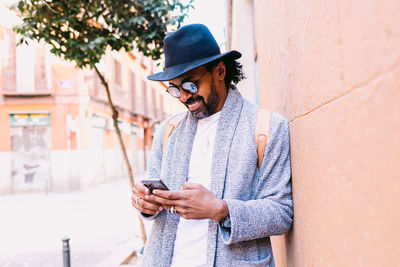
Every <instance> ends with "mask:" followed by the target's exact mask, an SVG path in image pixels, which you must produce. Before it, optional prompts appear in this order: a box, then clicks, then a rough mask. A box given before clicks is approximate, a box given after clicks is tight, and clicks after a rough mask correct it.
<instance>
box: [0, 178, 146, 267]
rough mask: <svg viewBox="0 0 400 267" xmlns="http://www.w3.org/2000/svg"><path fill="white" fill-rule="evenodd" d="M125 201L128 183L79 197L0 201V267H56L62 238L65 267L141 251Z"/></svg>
mask: <svg viewBox="0 0 400 267" xmlns="http://www.w3.org/2000/svg"><path fill="white" fill-rule="evenodd" d="M130 196H131V191H130V185H129V182H128V179H124V180H119V181H117V182H112V183H108V184H104V185H100V186H96V187H93V188H90V189H88V190H85V191H81V192H71V193H49V194H48V195H46V194H45V193H35V194H19V195H6V196H0V214H1V219H0V266H1V267H26V266H29V267H56V266H62V241H61V239H62V238H63V237H64V236H67V237H69V238H70V250H71V267H86V266H87V267H89V266H90V267H92V266H97V265H99V264H101V263H102V262H103V261H104V260H105V259H106V258H107V257H109V255H111V254H112V253H114V252H116V251H118V250H120V249H122V248H123V247H125V248H126V246H127V244H129V245H132V247H133V248H132V250H133V249H137V248H138V247H141V244H142V242H141V238H140V231H139V223H138V219H137V213H136V211H135V210H134V209H133V207H132V206H131V199H130ZM149 227H151V226H150V224H148V223H147V224H146V228H147V229H148V228H149ZM126 256H128V255H126ZM117 264H118V262H116V265H117Z"/></svg>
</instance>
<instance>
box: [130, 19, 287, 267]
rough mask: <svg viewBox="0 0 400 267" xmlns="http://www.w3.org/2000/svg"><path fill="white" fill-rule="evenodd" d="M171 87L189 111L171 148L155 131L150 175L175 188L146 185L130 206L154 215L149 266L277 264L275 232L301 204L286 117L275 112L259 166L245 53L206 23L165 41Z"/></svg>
mask: <svg viewBox="0 0 400 267" xmlns="http://www.w3.org/2000/svg"><path fill="white" fill-rule="evenodd" d="M164 45H165V46H164V49H165V66H166V68H165V71H163V72H160V73H157V74H154V75H150V76H149V77H148V78H149V79H150V80H155V81H168V82H169V87H168V92H169V93H170V94H171V95H172V96H173V97H176V98H179V100H180V101H181V102H182V103H183V104H185V105H186V107H187V108H188V110H189V111H188V112H187V113H186V114H185V115H184V117H183V118H182V121H181V122H180V124H179V125H178V126H177V127H176V128H175V129H174V131H173V132H172V134H171V135H170V136H169V138H168V139H167V140H166V142H165V146H164V147H163V137H164V133H165V128H166V125H167V123H168V121H169V120H166V121H165V122H163V123H162V124H161V126H160V127H159V128H158V130H157V131H156V133H155V135H154V142H153V147H152V150H151V153H150V159H149V170H148V176H149V177H150V178H161V179H162V180H163V181H164V183H165V184H166V185H167V186H168V188H169V189H170V190H169V191H164V190H153V192H152V193H150V192H149V190H148V189H147V188H146V187H144V186H143V185H142V184H141V183H140V182H139V183H137V184H136V185H135V187H134V188H133V195H132V204H133V206H134V207H135V208H136V209H138V210H139V211H140V212H141V214H142V215H143V217H144V218H148V219H153V220H154V224H153V228H152V232H151V235H150V237H149V239H148V241H147V243H146V245H145V249H144V257H143V265H144V266H274V261H273V258H272V250H271V243H270V239H269V236H271V235H280V234H283V233H285V232H287V231H288V229H289V228H290V226H291V223H292V216H293V209H292V197H291V185H290V177H291V170H290V154H289V129H288V123H287V121H286V120H285V119H284V118H283V117H282V116H280V115H278V114H276V113H272V115H271V119H270V120H271V123H270V135H269V141H268V144H267V146H266V147H265V153H264V157H263V162H262V164H261V166H260V168H258V167H257V144H256V143H255V137H254V131H255V124H256V113H257V107H256V106H255V105H253V104H251V103H250V102H248V101H246V100H244V99H243V98H242V97H241V95H240V93H239V92H238V91H237V90H236V88H235V86H233V85H232V83H235V84H236V83H237V82H238V81H240V80H241V79H242V78H243V73H242V67H241V65H240V64H239V63H238V62H237V61H236V60H237V59H238V58H240V57H241V54H240V53H239V52H237V51H229V52H227V53H224V54H221V53H220V49H219V47H218V45H217V43H216V41H215V39H214V37H213V36H212V34H211V33H210V31H209V30H208V29H207V28H206V27H205V26H204V25H201V24H192V25H188V26H184V27H182V28H180V29H179V30H177V31H176V32H173V33H170V34H168V35H167V36H166V38H165V39H164Z"/></svg>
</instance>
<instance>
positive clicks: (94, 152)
mask: <svg viewBox="0 0 400 267" xmlns="http://www.w3.org/2000/svg"><path fill="white" fill-rule="evenodd" d="M16 41H17V36H16V35H15V33H14V32H13V31H12V30H11V28H9V27H5V26H0V50H1V53H0V54H1V58H0V62H1V63H0V64H1V65H0V67H1V68H0V74H1V75H0V123H1V124H2V125H3V126H2V131H1V132H0V164H1V166H2V168H1V169H0V194H8V193H23V192H49V191H67V190H76V189H81V188H85V187H88V186H92V185H95V184H99V183H104V182H107V181H112V180H116V179H128V176H127V171H126V166H125V162H124V161H123V159H122V153H121V150H120V147H119V143H118V140H117V138H116V134H115V131H114V128H113V124H112V119H111V111H110V107H109V104H108V101H107V98H106V93H105V88H104V87H103V85H102V84H101V82H100V79H99V78H98V76H97V74H96V73H95V72H94V71H93V70H90V69H84V70H81V69H78V68H76V67H75V66H74V64H72V63H69V62H65V61H62V60H60V59H59V58H56V57H55V56H53V55H52V54H50V53H49V50H48V49H47V46H46V45H45V44H41V43H36V42H32V43H30V44H29V45H26V46H18V47H17V46H16ZM98 67H99V69H100V71H101V72H102V73H103V75H104V76H105V78H106V81H107V82H108V84H109V86H110V91H111V95H112V99H113V102H114V104H115V106H116V107H117V109H118V112H119V118H118V124H119V127H120V130H121V133H122V138H123V141H124V144H125V147H126V150H127V154H128V157H129V159H130V162H131V166H132V169H133V172H134V174H139V173H142V172H144V171H145V170H146V158H147V155H148V152H149V149H150V147H151V140H152V135H153V130H154V127H155V126H156V125H157V124H158V123H159V122H160V121H162V120H163V119H165V118H166V117H167V116H169V115H172V114H175V113H177V112H179V111H181V110H184V107H183V106H182V105H181V104H180V103H179V101H177V100H175V99H173V98H170V97H168V96H167V93H166V92H165V90H166V87H165V85H164V84H163V83H155V82H148V81H147V79H146V76H147V75H149V74H151V73H152V71H153V66H152V61H150V60H149V59H147V58H145V57H143V55H141V54H140V53H136V52H130V53H126V52H112V51H109V52H107V54H106V55H105V56H104V58H103V59H102V61H101V62H100V63H99V65H98Z"/></svg>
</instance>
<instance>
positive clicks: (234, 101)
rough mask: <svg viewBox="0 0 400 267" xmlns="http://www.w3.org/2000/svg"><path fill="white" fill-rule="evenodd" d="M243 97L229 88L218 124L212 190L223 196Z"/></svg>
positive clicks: (216, 194)
mask: <svg viewBox="0 0 400 267" xmlns="http://www.w3.org/2000/svg"><path fill="white" fill-rule="evenodd" d="M242 106H243V98H242V97H241V95H240V93H239V92H238V91H237V90H232V89H229V93H228V96H227V98H226V101H225V104H224V107H223V109H222V111H221V115H220V119H219V122H218V126H217V134H216V137H215V145H214V151H213V161H212V166H211V167H212V168H211V188H210V190H211V192H212V193H213V194H214V195H215V196H216V197H217V198H222V193H223V189H224V183H225V175H226V167H227V164H228V158H229V151H230V148H231V143H232V140H233V136H234V134H235V130H236V126H237V124H238V122H239V118H240V113H241V110H242Z"/></svg>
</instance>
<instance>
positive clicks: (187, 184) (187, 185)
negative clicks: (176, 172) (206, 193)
mask: <svg viewBox="0 0 400 267" xmlns="http://www.w3.org/2000/svg"><path fill="white" fill-rule="evenodd" d="M200 187H203V186H202V185H201V184H198V183H192V182H185V183H184V184H183V186H182V190H184V189H196V188H200Z"/></svg>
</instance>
